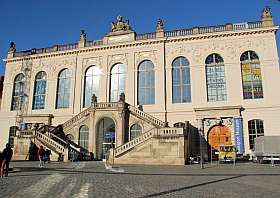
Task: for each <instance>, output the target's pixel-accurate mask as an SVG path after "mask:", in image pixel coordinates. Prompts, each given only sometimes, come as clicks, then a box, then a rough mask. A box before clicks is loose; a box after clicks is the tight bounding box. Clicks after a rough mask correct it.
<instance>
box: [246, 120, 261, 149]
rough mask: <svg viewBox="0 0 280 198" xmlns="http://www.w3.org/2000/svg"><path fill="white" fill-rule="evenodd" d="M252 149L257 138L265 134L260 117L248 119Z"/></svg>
mask: <svg viewBox="0 0 280 198" xmlns="http://www.w3.org/2000/svg"><path fill="white" fill-rule="evenodd" d="M248 129H249V144H250V149H253V148H254V145H255V138H256V137H259V136H264V127H263V121H262V120H259V119H255V120H249V121H248Z"/></svg>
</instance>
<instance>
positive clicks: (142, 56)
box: [135, 50, 157, 66]
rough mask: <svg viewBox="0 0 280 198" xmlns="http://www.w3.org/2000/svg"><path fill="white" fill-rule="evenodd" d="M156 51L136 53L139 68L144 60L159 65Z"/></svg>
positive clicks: (136, 63)
mask: <svg viewBox="0 0 280 198" xmlns="http://www.w3.org/2000/svg"><path fill="white" fill-rule="evenodd" d="M156 52H157V51H156V50H153V51H142V52H135V65H136V66H138V65H139V64H140V63H141V62H142V61H143V60H150V61H152V62H153V63H154V65H157V58H156Z"/></svg>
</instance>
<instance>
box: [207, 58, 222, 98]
mask: <svg viewBox="0 0 280 198" xmlns="http://www.w3.org/2000/svg"><path fill="white" fill-rule="evenodd" d="M205 64H206V67H205V70H206V86H207V101H209V102H215V101H224V100H227V93H226V78H225V66H224V60H223V58H222V57H221V56H220V55H219V54H216V53H214V54H210V55H209V56H208V57H207V58H206V60H205Z"/></svg>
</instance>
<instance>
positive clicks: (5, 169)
mask: <svg viewBox="0 0 280 198" xmlns="http://www.w3.org/2000/svg"><path fill="white" fill-rule="evenodd" d="M12 156H13V150H12V148H11V145H10V144H9V143H7V144H6V148H5V149H4V150H3V153H2V163H1V174H0V176H1V177H3V176H5V177H8V173H9V165H10V161H11V159H12Z"/></svg>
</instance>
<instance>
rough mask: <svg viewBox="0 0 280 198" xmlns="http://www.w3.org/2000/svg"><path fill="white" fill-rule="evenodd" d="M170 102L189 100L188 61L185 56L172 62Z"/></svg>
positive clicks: (189, 79)
mask: <svg viewBox="0 0 280 198" xmlns="http://www.w3.org/2000/svg"><path fill="white" fill-rule="evenodd" d="M172 102H173V103H184V102H191V78H190V63H189V61H188V59H186V58H185V57H178V58H176V59H175V60H174V61H173V62H172Z"/></svg>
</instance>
